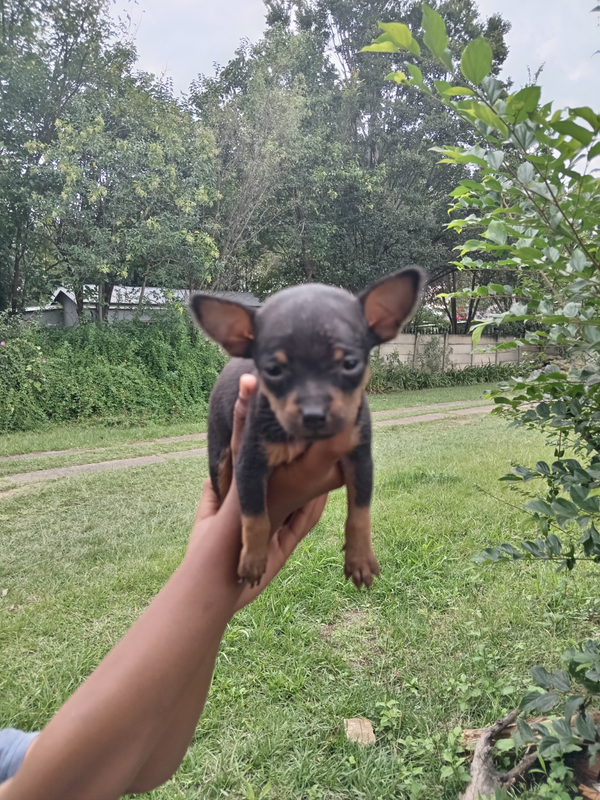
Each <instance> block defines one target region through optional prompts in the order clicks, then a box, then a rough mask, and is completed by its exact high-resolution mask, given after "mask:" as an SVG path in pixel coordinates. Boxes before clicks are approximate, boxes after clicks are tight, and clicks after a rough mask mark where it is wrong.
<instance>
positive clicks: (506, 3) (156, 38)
mask: <svg viewBox="0 0 600 800" xmlns="http://www.w3.org/2000/svg"><path fill="white" fill-rule="evenodd" d="M357 2H360V0H357ZM595 5H597V0H479V2H478V6H479V8H480V11H481V14H482V15H483V16H486V17H487V16H489V15H491V14H493V13H495V12H500V13H501V14H502V16H503V17H504V18H505V19H507V20H509V21H510V22H511V23H512V25H513V27H512V30H511V32H510V33H509V34H508V37H507V41H508V45H509V47H510V53H509V56H508V59H507V61H506V64H505V68H504V71H503V73H502V76H503V77H505V78H506V77H511V78H512V79H513V81H514V85H515V87H516V88H519V87H520V86H522V85H524V84H525V83H526V81H527V75H528V73H527V68H528V67H529V68H530V69H531V71H532V73H533V72H535V71H536V70H537V68H538V67H539V66H541V64H544V69H543V72H542V74H541V77H540V83H541V85H542V87H543V95H542V99H543V100H545V101H550V100H552V101H553V102H554V104H555V107H557V108H559V107H564V106H567V105H569V106H578V105H590V106H592V108H594V109H599V108H600V53H598V55H594V53H595V51H596V50H600V26H599V23H600V14H591V13H590V10H591V9H592V8H593V7H594V6H595ZM126 13H129V15H130V17H131V26H132V29H135V30H137V33H136V37H135V38H136V44H137V48H138V53H139V62H138V65H139V67H140V69H143V70H145V71H147V72H153V73H155V74H157V75H163V74H164V75H167V76H168V77H170V78H171V79H172V80H173V85H174V88H175V91H176V92H177V93H178V92H185V91H186V90H187V88H188V86H189V84H190V82H191V81H192V80H193V79H194V78H196V77H197V75H198V73H204V74H208V75H210V74H213V72H214V63H215V62H217V63H219V64H222V65H224V64H226V63H227V62H228V61H229V60H230V59H231V58H232V57H233V55H234V53H235V50H236V49H237V47H239V45H240V42H241V40H243V39H248V40H250V41H251V42H255V41H257V40H258V39H259V38H260V37H261V35H262V33H263V31H264V28H265V18H264V15H265V10H264V6H263V3H262V0H218V2H215V0H168V2H165V0H113V14H114V16H115V18H116V17H117V16H118V15H120V16H121V18H122V19H125V14H126Z"/></svg>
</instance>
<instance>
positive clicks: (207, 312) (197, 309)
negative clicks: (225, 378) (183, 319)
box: [190, 294, 255, 358]
mask: <svg viewBox="0 0 600 800" xmlns="http://www.w3.org/2000/svg"><path fill="white" fill-rule="evenodd" d="M190 308H191V310H192V315H193V317H194V319H195V320H196V322H197V323H198V325H199V326H200V327H201V328H202V330H203V331H204V332H205V333H207V334H208V335H209V336H210V338H211V339H214V340H215V342H218V344H220V345H221V346H222V347H224V348H225V350H227V352H228V353H229V355H230V356H239V357H240V358H252V342H253V340H254V314H255V311H254V309H253V308H248V307H247V306H243V305H241V304H239V303H231V302H229V300H221V299H220V298H218V297H212V296H211V295H209V294H195V295H194V296H193V297H192V299H191V301H190Z"/></svg>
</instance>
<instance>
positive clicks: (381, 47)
mask: <svg viewBox="0 0 600 800" xmlns="http://www.w3.org/2000/svg"><path fill="white" fill-rule="evenodd" d="M398 50H399V48H398V45H397V44H396V43H395V42H389V41H388V42H376V43H374V44H368V45H367V46H366V47H362V48H361V49H360V50H359V53H397V52H398Z"/></svg>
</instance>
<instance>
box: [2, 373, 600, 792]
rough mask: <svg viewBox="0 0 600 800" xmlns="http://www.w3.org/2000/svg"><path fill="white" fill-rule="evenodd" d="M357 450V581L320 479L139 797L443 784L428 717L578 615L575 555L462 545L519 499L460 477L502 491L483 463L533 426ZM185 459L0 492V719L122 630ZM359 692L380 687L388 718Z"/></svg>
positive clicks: (165, 560) (513, 526) (553, 660)
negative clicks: (286, 548)
mask: <svg viewBox="0 0 600 800" xmlns="http://www.w3.org/2000/svg"><path fill="white" fill-rule="evenodd" d="M469 389H471V390H473V389H476V390H477V391H481V387H466V388H465V389H461V391H462V392H464V391H468V390H469ZM437 391H440V392H441V391H446V390H436V392H437ZM454 391H456V390H454ZM423 394H428V395H429V396H430V397H431V394H432V393H431V392H428V393H423ZM446 399H460V398H456V396H453V397H450V398H444V400H446ZM423 402H425V401H423ZM427 402H429V400H428V401H427ZM117 433H119V432H118V431H117ZM163 435H164V434H163ZM44 449H45V448H44ZM374 455H375V464H376V489H375V495H374V500H373V529H374V546H375V550H376V553H377V555H378V558H379V560H380V564H381V568H382V577H381V579H380V580H379V581H377V582H376V585H375V587H374V588H373V589H372V590H371V591H370V592H364V591H363V592H359V591H357V590H356V589H355V588H354V587H353V586H352V585H351V584H348V583H347V582H345V581H344V579H343V571H342V554H341V552H340V550H341V546H342V543H343V542H342V530H343V522H344V518H345V497H344V494H343V492H338V493H336V494H334V495H333V496H332V497H331V499H330V502H329V505H328V508H327V511H326V514H325V516H324V518H323V520H322V521H321V523H320V524H319V526H318V528H317V529H316V530H315V531H314V532H313V534H311V536H310V537H309V538H308V539H307V540H306V541H305V542H304V543H303V545H302V546H301V547H300V548H299V550H298V551H297V553H296V554H294V556H293V557H292V559H291V561H290V563H289V564H288V565H287V567H286V569H285V571H284V572H283V574H282V575H281V576H280V577H279V579H278V580H277V581H275V583H274V584H273V585H272V586H271V587H269V589H268V590H267V591H266V592H265V593H264V594H263V595H262V596H261V598H259V600H258V601H257V602H256V603H254V604H253V605H252V606H251V607H250V608H249V609H246V610H244V611H243V612H242V613H241V614H239V615H238V616H237V617H236V618H235V619H234V620H233V622H232V623H231V625H230V626H229V629H228V631H227V633H226V636H225V639H224V642H223V645H222V648H221V652H220V655H219V659H218V664H217V669H216V674H215V678H214V681H213V687H212V689H211V693H210V696H209V701H208V704H207V708H206V711H205V714H204V716H203V718H202V720H201V722H200V725H199V727H198V730H197V733H196V736H195V739H194V742H193V744H192V747H191V748H190V750H189V752H188V755H187V756H186V758H185V760H184V763H183V765H182V767H181V769H180V770H179V771H178V773H177V775H176V776H175V778H174V779H173V780H172V781H170V782H169V783H168V784H166V785H165V786H164V787H162V788H161V789H159V790H156V791H155V792H153V793H152V794H151V795H150V797H151V798H152V800H175V798H187V799H188V800H192V798H194V799H195V798H209V800H212V799H213V798H214V799H215V800H216V798H221V797H232V798H248V797H251V796H252V795H251V793H250V790H249V789H248V786H250V787H252V789H253V791H254V792H255V794H256V796H258V794H259V793H260V790H261V788H262V787H264V786H265V785H266V784H267V782H269V781H270V784H271V790H270V793H268V794H267V797H268V798H278V799H279V798H281V800H288V798H298V799H300V798H303V799H304V798H309V799H312V798H314V799H316V798H327V800H334V799H335V800H338V799H339V800H342V798H344V799H345V798H364V799H365V800H370V798H379V797H381V798H386V800H387V799H388V798H389V799H390V800H391V798H409V797H419V796H421V797H423V798H425V797H436V798H444V800H445V799H446V798H447V799H448V800H450V798H455V797H456V796H457V794H458V791H459V789H460V788H461V787H460V785H459V783H458V782H456V781H454V780H452V779H450V780H446V781H441V780H440V777H439V775H440V771H441V768H442V766H443V764H444V763H446V762H444V761H443V759H442V751H443V750H444V749H446V740H447V736H448V732H449V731H450V730H451V729H452V728H454V727H455V726H462V727H476V726H480V725H484V724H488V723H490V722H491V721H493V720H494V719H495V718H497V716H498V715H500V714H502V713H503V712H504V711H506V710H508V709H510V708H512V707H513V706H514V705H515V703H516V702H517V701H518V699H519V696H520V693H521V692H522V691H523V690H525V689H526V688H527V686H528V684H529V676H528V669H529V667H530V666H531V665H533V664H535V663H540V662H543V663H544V664H545V665H546V666H547V667H549V668H551V667H552V666H558V657H559V654H560V652H561V651H562V649H563V648H564V646H565V645H566V644H567V643H569V642H571V641H575V640H581V639H584V638H586V637H588V636H591V635H597V634H598V618H597V616H595V615H594V614H593V611H592V609H593V606H594V602H593V601H594V599H595V598H596V597H597V570H593V569H591V568H588V567H585V568H583V569H578V570H577V571H576V573H575V577H574V578H569V577H567V576H564V575H560V576H557V575H556V573H555V571H554V569H553V568H552V567H551V566H548V565H541V566H540V565H535V566H528V565H522V564H521V565H517V566H516V567H513V566H502V567H495V568H494V567H486V568H482V567H477V566H475V565H474V564H472V563H471V561H470V556H471V555H472V553H474V552H476V551H478V550H480V549H482V548H483V547H484V546H486V545H490V544H492V545H493V544H497V543H499V542H502V541H517V540H518V539H519V537H520V536H521V534H522V533H523V528H522V522H523V518H522V516H521V514H520V513H519V512H518V511H516V510H514V509H513V508H511V507H510V506H508V505H505V504H502V503H499V502H497V501H495V500H493V499H491V498H490V497H488V496H487V495H485V494H483V493H481V492H479V491H478V490H477V489H476V488H475V484H478V485H479V486H481V487H482V488H483V489H485V490H486V491H489V492H492V493H494V494H496V495H498V496H501V497H503V498H505V499H508V500H509V501H513V500H515V496H514V495H512V494H509V493H508V490H507V489H505V488H504V487H503V485H502V484H499V483H498V480H497V479H498V477H499V476H500V475H502V474H503V473H504V472H506V471H507V469H508V467H509V465H510V461H511V459H513V460H516V461H517V462H519V463H531V462H535V461H536V460H537V459H538V458H540V457H542V456H545V457H546V458H548V451H547V450H546V449H545V448H544V446H543V442H542V441H541V439H540V438H539V436H538V435H537V434H535V433H533V432H526V431H523V430H518V431H517V430H514V429H507V427H506V423H505V422H503V421H502V420H501V419H495V418H490V417H485V418H477V419H472V420H471V421H470V422H469V424H467V425H458V424H456V423H454V422H452V421H449V420H444V421H438V422H428V423H423V424H421V425H418V426H407V427H403V428H387V429H379V430H376V432H375V434H374ZM206 472H207V464H206V459H204V458H200V459H193V460H192V459H191V460H184V461H174V462H169V463H168V464H165V465H156V466H150V467H144V468H136V469H130V470H127V471H118V472H107V473H99V474H95V475H84V476H81V477H78V478H76V479H69V480H62V481H57V482H55V483H52V484H37V485H33V486H29V487H25V488H24V489H20V490H19V491H18V492H17V493H15V494H12V495H10V494H9V495H6V496H5V497H4V498H1V497H0V588H7V589H8V594H7V595H6V597H5V598H3V599H1V600H0V652H1V653H2V668H1V670H0V727H1V726H6V725H13V726H17V727H23V728H27V729H33V728H37V727H39V726H41V725H43V724H44V723H45V722H46V721H47V720H48V719H49V717H50V716H51V715H52V714H53V713H54V712H55V711H56V709H57V708H58V707H59V706H60V705H61V703H63V702H64V700H65V699H66V698H67V697H68V696H69V694H70V693H71V692H72V691H73V690H74V688H75V687H76V686H77V685H78V684H79V683H80V682H81V681H82V680H83V679H84V678H85V676H86V675H87V674H89V672H90V671H91V670H92V669H93V668H94V666H95V665H96V664H97V663H98V661H99V660H100V659H101V658H102V656H103V655H104V654H105V653H106V652H107V650H109V649H110V647H111V646H113V645H114V644H115V642H116V641H117V640H118V639H119V637H120V636H122V634H123V633H124V631H125V630H126V629H127V627H128V626H129V625H130V624H131V622H132V621H133V620H134V619H135V618H136V616H137V615H138V614H139V613H140V611H141V610H142V609H143V608H144V607H145V606H146V605H147V603H148V602H149V600H150V599H151V598H152V597H153V596H154V594H155V593H156V592H157V591H158V590H159V588H160V587H161V586H162V584H163V583H164V582H165V581H166V579H167V578H168V576H169V575H170V574H171V573H172V571H173V570H174V569H175V567H176V566H177V564H178V562H179V561H180V559H181V557H182V555H183V552H184V548H185V543H186V539H187V535H188V533H189V530H190V527H191V523H192V519H193V516H194V511H195V507H196V502H197V499H198V495H199V491H200V487H201V485H202V481H203V479H204V477H205V476H206ZM517 502H518V500H517ZM11 606H15V607H16V608H15V609H14V610H12V611H11V610H10V607H11ZM378 703H391V704H392V705H391V706H388V709H390V708H391V711H392V716H391V717H389V715H388V718H390V719H391V720H392V722H391V724H392V727H391V728H386V727H385V718H382V707H381V706H378ZM355 716H365V717H368V718H369V719H371V720H372V721H373V723H374V726H375V732H376V735H377V737H378V741H377V744H376V745H375V746H374V747H372V748H369V749H363V748H361V747H360V746H358V745H355V744H351V743H348V742H347V741H345V739H344V736H343V726H342V720H343V718H344V717H355ZM394 720H396V722H394ZM388 733H389V735H388ZM419 770H422V773H421V772H419ZM417 784H418V785H421V786H422V787H423V789H422V792H421V794H419V790H418V789H417V788H416V785H417Z"/></svg>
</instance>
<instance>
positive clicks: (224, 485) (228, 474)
mask: <svg viewBox="0 0 600 800" xmlns="http://www.w3.org/2000/svg"><path fill="white" fill-rule="evenodd" d="M232 473H233V469H232V464H231V450H230V448H229V447H228V448H227V450H226V451H225V455H224V456H223V460H222V461H221V463H220V464H219V471H218V473H217V486H218V487H219V500H220V502H221V503H222V502H223V500H225V498H226V496H227V492H228V491H229V487H230V486H231V478H232Z"/></svg>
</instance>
